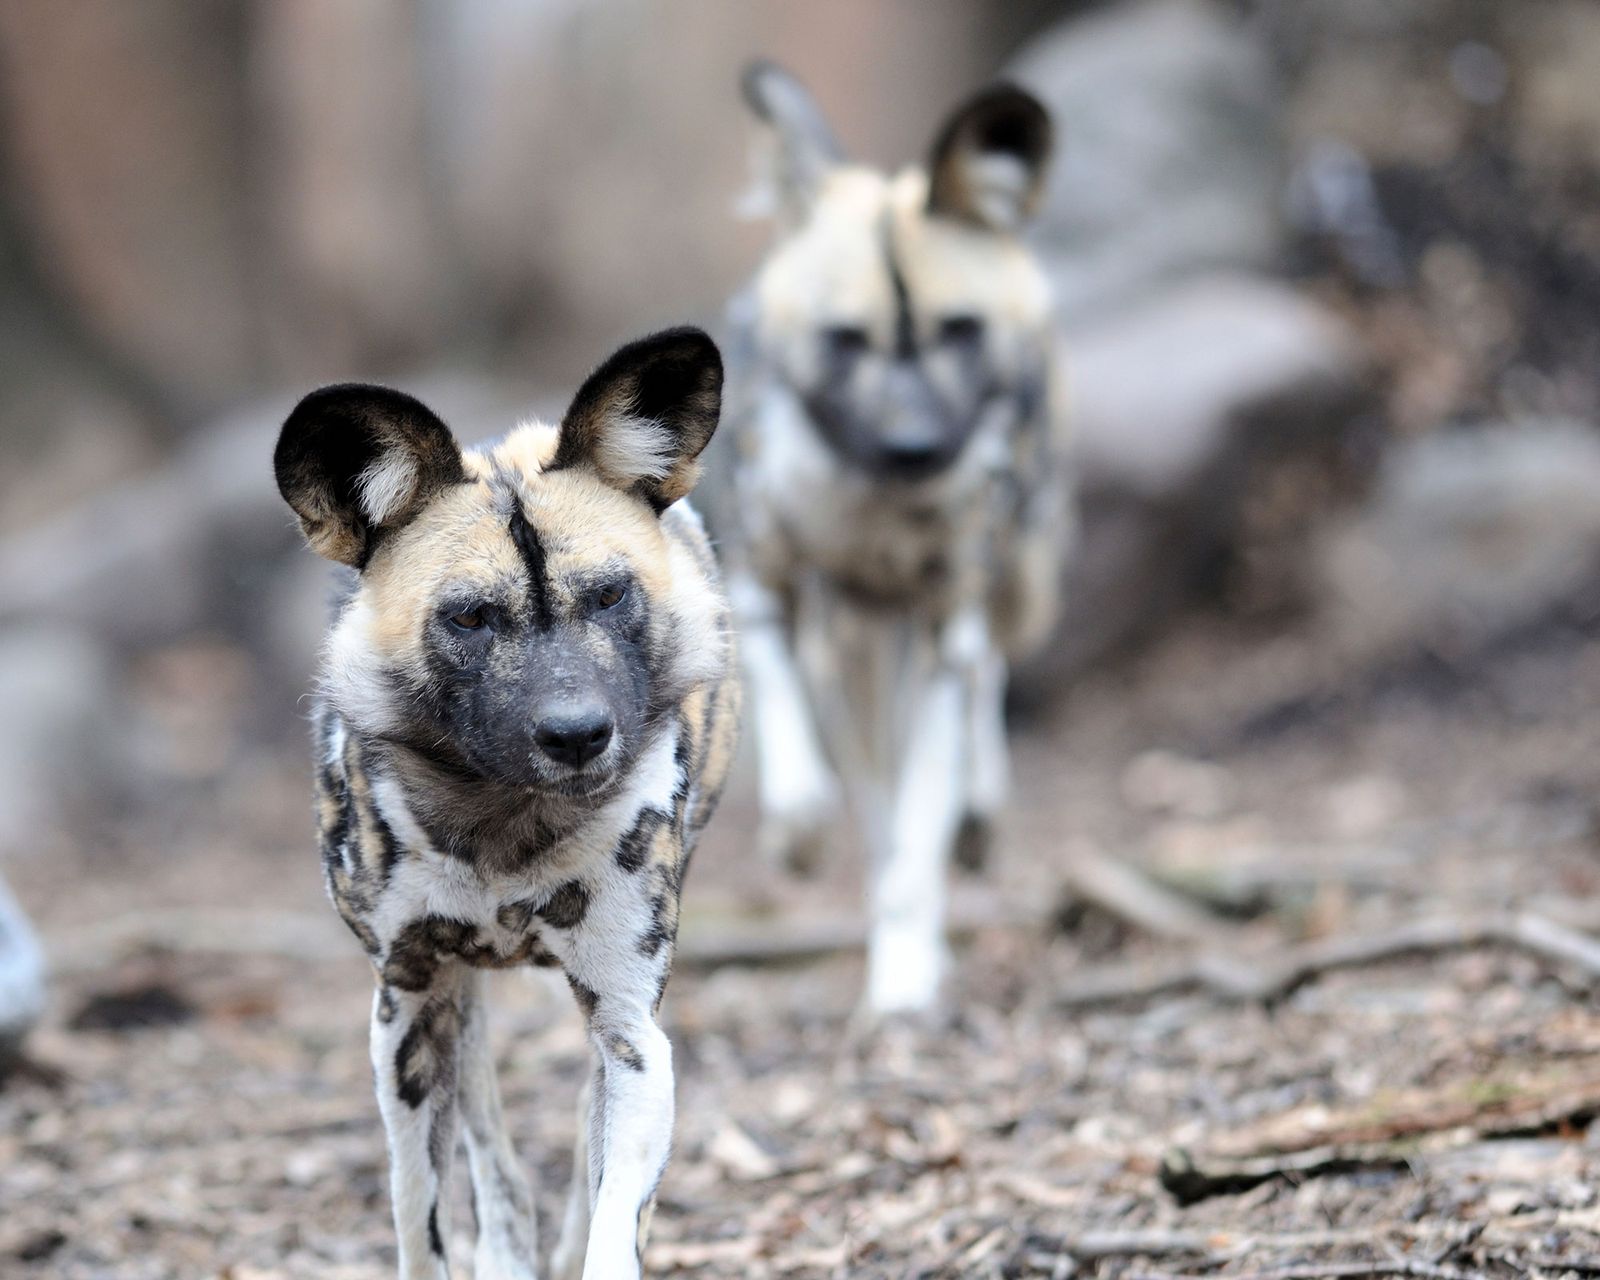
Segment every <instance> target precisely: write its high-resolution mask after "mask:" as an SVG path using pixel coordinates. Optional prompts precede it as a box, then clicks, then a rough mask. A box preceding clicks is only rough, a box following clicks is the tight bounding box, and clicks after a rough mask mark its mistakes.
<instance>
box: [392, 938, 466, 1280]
mask: <svg viewBox="0 0 1600 1280" xmlns="http://www.w3.org/2000/svg"><path fill="white" fill-rule="evenodd" d="M459 986H460V972H459V966H457V965H454V964H450V965H441V966H439V967H438V968H437V969H436V970H435V971H434V972H433V975H432V980H431V982H430V983H429V985H428V986H427V987H426V988H425V989H423V990H419V991H402V990H400V989H399V988H397V987H394V986H388V985H385V986H380V987H379V989H378V992H377V995H376V997H375V998H374V999H373V1003H372V1072H373V1076H374V1078H375V1080H376V1082H377V1088H378V1110H379V1112H380V1113H381V1114H382V1116H383V1127H384V1132H385V1135H386V1136H387V1138H388V1143H389V1192H390V1197H391V1199H392V1200H393V1206H394V1225H395V1233H396V1235H397V1237H398V1239H399V1245H400V1280H447V1277H448V1276H449V1274H450V1268H449V1263H448V1262H447V1260H446V1255H445V1242H446V1241H447V1240H448V1239H449V1222H448V1204H447V1202H446V1194H447V1192H448V1190H449V1185H450V1165H451V1161H452V1159H453V1157H454V1155H455V1145H456V1080H457V1065H458V1056H459V1049H460V1037H461V1010H460V1005H459V1003H458V998H459Z"/></svg>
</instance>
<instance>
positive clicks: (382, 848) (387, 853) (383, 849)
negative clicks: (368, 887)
mask: <svg viewBox="0 0 1600 1280" xmlns="http://www.w3.org/2000/svg"><path fill="white" fill-rule="evenodd" d="M372 825H373V828H374V829H375V830H376V831H377V833H378V859H379V867H380V869H381V871H382V874H383V883H384V884H388V883H389V877H390V876H391V875H392V874H393V873H394V868H395V864H396V863H398V862H399V861H400V853H401V849H400V842H399V841H398V840H396V839H395V838H394V830H393V829H392V828H391V827H390V826H389V824H388V822H386V821H385V820H384V817H383V815H382V814H381V813H379V812H378V807H377V805H373V806H372Z"/></svg>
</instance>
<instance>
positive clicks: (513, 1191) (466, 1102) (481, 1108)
mask: <svg viewBox="0 0 1600 1280" xmlns="http://www.w3.org/2000/svg"><path fill="white" fill-rule="evenodd" d="M487 981H488V978H487V975H486V974H483V973H481V972H474V973H467V974H464V975H463V976H462V982H461V1041H460V1043H461V1049H460V1056H459V1061H460V1071H459V1082H458V1086H457V1096H458V1097H459V1099H460V1104H461V1120H462V1128H463V1130H464V1131H465V1133H466V1139H467V1164H468V1167H469V1169H470V1171H471V1174H472V1204H473V1211H474V1214H475V1216H476V1217H477V1231H478V1238H477V1245H476V1247H475V1249H474V1251H473V1264H472V1274H473V1277H474V1280H534V1278H535V1277H536V1276H537V1275H538V1234H537V1229H536V1224H535V1219H534V1210H533V1189H532V1186H531V1185H530V1179H529V1177H528V1176H527V1175H526V1174H525V1173H524V1172H523V1169H522V1166H521V1164H520V1163H519V1162H518V1160H517V1154H516V1151H515V1150H514V1149H513V1147H512V1145H511V1135H510V1134H509V1133H507V1131H506V1121H505V1115H504V1113H503V1112H502V1111H501V1108H500V1085H499V1082H498V1081H497V1080H496V1079H495V1070H494V1054H493V1052H492V1050H491V1048H490V1045H489V1026H488V1018H487V1014H488V1009H487V1007H486V1005H485V1002H484V987H485V984H486V983H487Z"/></svg>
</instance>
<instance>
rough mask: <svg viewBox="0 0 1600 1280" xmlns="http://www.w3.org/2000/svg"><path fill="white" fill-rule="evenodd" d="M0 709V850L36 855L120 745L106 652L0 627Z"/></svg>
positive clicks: (85, 642)
mask: <svg viewBox="0 0 1600 1280" xmlns="http://www.w3.org/2000/svg"><path fill="white" fill-rule="evenodd" d="M0 707H4V708H5V733H4V734H3V735H0V853H14V854H17V855H39V854H43V853H46V852H48V851H49V850H50V847H51V844H52V842H53V840H54V839H55V832H56V830H57V828H58V825H59V823H60V821H61V818H62V817H63V815H64V814H65V812H66V811H67V810H68V809H69V808H70V807H71V806H72V805H74V804H75V803H76V802H78V801H82V800H84V799H86V798H88V796H89V795H90V794H91V793H92V792H96V791H98V790H100V788H101V787H102V786H103V784H104V783H105V780H106V779H105V774H106V770H105V768H104V765H105V761H106V759H107V758H108V757H109V756H111V755H115V754H117V753H118V752H119V748H125V746H126V743H125V740H124V738H123V735H122V726H123V721H122V716H121V698H120V696H119V691H118V684H117V675H116V669H115V665H114V663H113V661H112V658H111V655H110V653H109V651H108V649H107V647H106V646H105V645H104V644H102V643H99V642H97V641H96V640H94V639H93V638H91V637H90V636H89V635H87V634H85V633H84V632H83V631H81V630H79V629H77V628H73V627H68V626H61V625H50V624H43V623H39V622H37V621H35V622H34V623H32V624H30V625H20V624H13V625H11V626H9V627H6V628H4V629H0ZM123 754H126V752H125V751H124V752H123ZM0 925H3V922H0Z"/></svg>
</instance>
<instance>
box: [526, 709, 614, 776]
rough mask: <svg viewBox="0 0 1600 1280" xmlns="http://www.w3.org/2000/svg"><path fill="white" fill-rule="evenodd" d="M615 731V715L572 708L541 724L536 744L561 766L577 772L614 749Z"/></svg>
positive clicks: (544, 720)
mask: <svg viewBox="0 0 1600 1280" xmlns="http://www.w3.org/2000/svg"><path fill="white" fill-rule="evenodd" d="M611 729H612V726H611V715H610V713H609V712H608V711H606V710H605V709H604V708H603V707H572V708H567V709H563V710H561V711H555V712H552V713H551V714H549V715H547V716H545V717H544V718H543V719H542V720H540V721H539V723H538V726H537V727H536V728H535V729H534V731H533V740H534V741H535V742H537V743H538V744H539V749H540V750H541V751H543V752H544V753H545V755H547V756H549V757H550V758H551V759H552V760H554V761H555V762H556V763H557V764H565V765H570V766H572V767H573V768H574V769H576V768H577V767H578V766H579V765H585V764H588V763H589V761H591V760H593V759H594V758H595V757H596V756H597V755H599V754H600V753H601V752H602V751H604V750H605V749H606V747H608V746H609V745H610V743H611Z"/></svg>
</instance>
